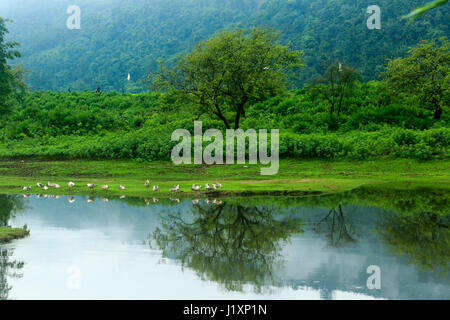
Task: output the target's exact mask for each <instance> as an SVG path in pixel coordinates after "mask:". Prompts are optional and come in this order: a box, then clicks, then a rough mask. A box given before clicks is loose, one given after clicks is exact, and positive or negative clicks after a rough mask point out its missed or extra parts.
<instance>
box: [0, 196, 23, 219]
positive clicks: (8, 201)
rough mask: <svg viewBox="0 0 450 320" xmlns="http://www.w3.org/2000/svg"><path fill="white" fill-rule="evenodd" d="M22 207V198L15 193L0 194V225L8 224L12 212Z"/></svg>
mask: <svg viewBox="0 0 450 320" xmlns="http://www.w3.org/2000/svg"><path fill="white" fill-rule="evenodd" d="M23 208H24V201H23V198H22V197H20V196H16V195H0V227H5V226H7V225H8V221H9V219H11V218H12V217H13V216H14V213H16V212H18V211H20V210H22V209H23Z"/></svg>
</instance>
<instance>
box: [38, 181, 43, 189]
mask: <svg viewBox="0 0 450 320" xmlns="http://www.w3.org/2000/svg"><path fill="white" fill-rule="evenodd" d="M36 185H37V187H38V188H43V187H44V185H43V184H42V183H40V182H38V183H36Z"/></svg>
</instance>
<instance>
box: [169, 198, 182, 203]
mask: <svg viewBox="0 0 450 320" xmlns="http://www.w3.org/2000/svg"><path fill="white" fill-rule="evenodd" d="M170 201H174V202H177V203H180V199H176V198H175V199H174V198H170Z"/></svg>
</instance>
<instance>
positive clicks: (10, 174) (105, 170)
mask: <svg viewBox="0 0 450 320" xmlns="http://www.w3.org/2000/svg"><path fill="white" fill-rule="evenodd" d="M449 168H450V161H449V160H432V161H425V162H420V161H417V160H411V159H396V160H388V159H385V160H382V159H379V160H374V161H322V160H305V161H300V160H282V161H281V162H280V170H279V173H278V174H277V175H274V176H261V175H260V166H259V165H248V166H244V165H214V166H206V165H180V166H175V165H173V164H172V163H170V162H133V161H81V160H73V161H36V160H33V161H0V193H24V191H23V190H22V189H23V186H28V185H30V186H31V187H32V189H31V191H29V192H27V193H37V194H46V193H47V194H55V195H56V194H71V195H72V194H73V195H74V194H86V195H104V196H118V195H125V196H140V197H148V196H170V195H173V194H172V193H170V192H169V189H170V188H171V187H173V186H174V185H176V184H180V185H181V192H178V193H177V196H178V197H180V196H191V195H193V194H202V195H207V194H206V193H205V192H192V191H191V186H192V184H193V183H196V184H201V185H204V184H205V183H210V184H212V183H214V182H220V183H222V185H223V188H221V189H220V191H221V194H220V195H246V194H249V195H250V194H273V195H277V194H313V193H335V192H341V191H345V190H350V189H353V188H356V187H359V186H362V185H378V186H380V185H385V186H387V187H389V188H399V189H407V188H414V187H415V186H422V187H434V188H440V189H449V186H450V183H449V182H450V171H449ZM147 178H148V179H150V183H151V186H153V185H158V186H159V187H160V191H158V192H154V191H152V190H151V187H150V188H148V189H147V188H145V187H144V182H145V179H147ZM48 181H50V182H53V183H58V184H60V185H61V188H60V189H54V188H51V189H50V190H47V191H44V190H41V189H39V188H37V187H36V183H37V182H42V183H44V184H46V183H47V182H48ZM69 181H74V182H75V184H76V186H75V187H73V188H69V187H68V186H67V183H68V182H69ZM87 183H94V184H96V186H97V187H96V188H95V189H94V190H89V189H88V188H87V187H86V184H87ZM103 184H108V185H109V186H110V189H109V190H107V191H102V190H101V189H100V186H101V185H103ZM119 185H124V186H125V187H126V190H120V189H119ZM217 195H219V194H217Z"/></svg>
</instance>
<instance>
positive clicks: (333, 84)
mask: <svg viewBox="0 0 450 320" xmlns="http://www.w3.org/2000/svg"><path fill="white" fill-rule="evenodd" d="M357 79H358V73H357V71H356V69H354V68H352V67H349V66H345V65H342V64H341V63H332V64H331V65H330V66H329V67H328V68H327V70H326V71H325V73H324V74H323V75H322V76H320V77H318V78H317V79H315V81H314V82H313V91H315V92H316V93H319V94H321V95H322V96H323V97H324V98H325V99H326V100H327V101H328V103H329V104H330V115H331V116H332V115H333V114H334V113H335V112H336V113H337V117H339V116H340V115H341V112H342V105H343V102H344V98H345V97H347V96H349V95H350V94H351V93H352V90H353V85H354V83H355V82H356V80H357Z"/></svg>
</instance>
